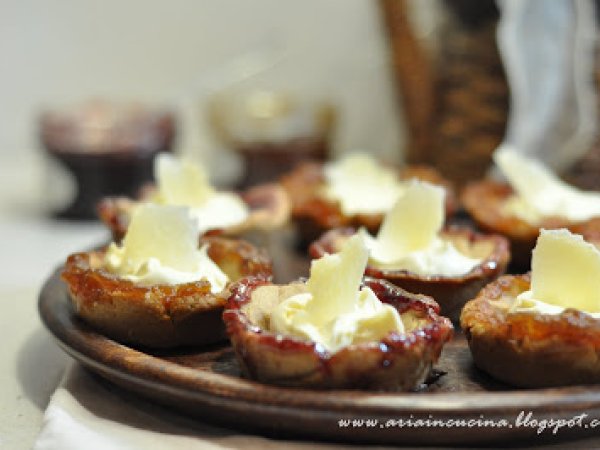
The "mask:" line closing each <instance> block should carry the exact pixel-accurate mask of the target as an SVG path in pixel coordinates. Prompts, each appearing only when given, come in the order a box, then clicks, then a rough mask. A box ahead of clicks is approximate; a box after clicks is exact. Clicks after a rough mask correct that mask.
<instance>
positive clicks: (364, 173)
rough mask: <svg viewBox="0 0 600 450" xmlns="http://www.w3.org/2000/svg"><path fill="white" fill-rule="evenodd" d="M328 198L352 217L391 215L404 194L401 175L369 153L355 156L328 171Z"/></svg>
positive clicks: (326, 173) (354, 154) (328, 165)
mask: <svg viewBox="0 0 600 450" xmlns="http://www.w3.org/2000/svg"><path fill="white" fill-rule="evenodd" d="M324 174H325V180H326V182H327V187H326V188H325V191H324V195H325V196H326V197H327V198H329V199H331V200H333V201H337V202H339V204H340V208H341V210H342V212H343V213H344V214H346V215H348V216H351V215H355V214H380V213H385V212H387V211H389V209H390V208H391V207H392V206H393V205H394V202H395V201H396V200H397V199H398V197H399V196H400V195H401V194H402V193H403V192H404V184H403V183H402V182H401V181H400V180H399V178H398V174H397V173H396V172H395V171H394V170H392V169H390V168H388V167H385V166H383V165H381V164H379V163H378V162H377V161H376V160H375V159H374V158H373V157H371V156H369V155H368V154H366V153H353V154H351V155H349V156H346V157H345V158H343V159H342V160H341V161H337V162H334V163H329V164H326V165H325V167H324Z"/></svg>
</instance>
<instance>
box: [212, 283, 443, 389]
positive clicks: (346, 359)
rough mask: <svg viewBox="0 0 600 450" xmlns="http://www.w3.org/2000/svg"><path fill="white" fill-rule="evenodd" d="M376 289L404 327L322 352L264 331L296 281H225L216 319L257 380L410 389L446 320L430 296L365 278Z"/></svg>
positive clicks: (438, 346) (425, 368)
mask: <svg viewBox="0 0 600 450" xmlns="http://www.w3.org/2000/svg"><path fill="white" fill-rule="evenodd" d="M364 284H365V285H367V286H369V287H370V288H371V289H373V291H374V292H375V294H376V295H377V297H378V298H379V299H380V300H381V301H382V302H384V303H388V304H390V305H392V306H393V307H394V308H396V309H397V310H398V312H399V313H400V314H401V316H402V318H403V322H404V324H405V327H406V330H407V331H406V334H398V333H395V332H391V333H390V334H389V335H387V336H386V337H385V338H383V339H382V340H380V341H377V342H370V343H361V344H353V345H349V346H347V347H344V348H342V349H340V350H339V351H337V352H336V353H333V354H331V353H329V352H327V351H326V350H325V349H323V347H322V346H321V345H320V344H317V343H315V342H310V341H305V340H302V339H300V338H296V337H293V336H285V335H281V334H277V333H274V332H272V331H269V329H268V324H269V321H270V316H269V313H270V312H271V311H272V309H273V307H274V306H275V305H276V304H278V303H279V302H281V301H282V300H283V299H285V298H288V297H289V296H290V295H293V294H295V293H299V292H303V291H304V290H305V289H306V288H305V284H304V283H303V282H296V283H291V284H289V285H284V286H277V285H273V284H271V283H270V282H268V281H267V280H261V279H256V278H254V279H246V280H241V281H240V282H238V283H237V284H236V285H235V286H234V287H232V295H231V297H230V298H229V301H228V304H227V308H226V310H225V312H224V313H223V320H224V321H225V324H226V326H227V333H228V335H229V338H230V340H231V343H232V345H233V348H234V350H235V353H236V356H237V358H238V360H239V362H240V365H241V367H242V370H243V372H244V374H245V375H246V376H247V377H249V378H252V379H255V380H258V381H260V382H264V383H269V384H276V385H280V386H291V387H305V388H315V389H374V390H411V389H416V388H418V387H419V386H420V385H421V384H422V383H423V382H424V381H425V380H426V379H427V377H428V375H429V373H430V370H431V367H432V365H433V364H434V363H435V362H436V361H437V360H438V358H439V356H440V353H441V351H442V347H443V345H444V344H445V343H446V342H447V341H449V340H450V339H451V337H452V324H451V323H450V321H449V320H448V319H446V318H445V317H441V316H439V315H438V312H439V306H438V305H437V304H436V303H435V302H434V301H433V300H432V299H431V298H429V297H425V296H422V295H414V294H410V293H408V292H406V291H404V290H402V289H400V288H398V287H396V286H393V285H391V284H389V283H387V282H385V281H381V280H374V279H365V281H364Z"/></svg>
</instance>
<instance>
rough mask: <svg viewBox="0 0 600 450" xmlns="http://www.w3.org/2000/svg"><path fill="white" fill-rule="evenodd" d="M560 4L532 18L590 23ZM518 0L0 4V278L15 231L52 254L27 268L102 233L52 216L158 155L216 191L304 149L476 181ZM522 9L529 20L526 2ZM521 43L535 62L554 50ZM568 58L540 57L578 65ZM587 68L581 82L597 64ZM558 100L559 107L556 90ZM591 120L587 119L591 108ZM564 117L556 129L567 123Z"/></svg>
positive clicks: (503, 91)
mask: <svg viewBox="0 0 600 450" xmlns="http://www.w3.org/2000/svg"><path fill="white" fill-rule="evenodd" d="M536 3H537V2H536V1H535V0H532V1H530V2H525V3H523V4H527V5H533V6H535V4H536ZM557 3H560V4H561V5H562V10H561V9H560V8H555V9H552V8H546V9H545V10H546V11H549V14H548V17H546V18H545V19H544V20H546V22H544V21H543V20H542V19H540V21H538V22H539V24H540V28H541V29H544V27H545V28H546V29H556V28H551V27H550V28H548V26H547V24H548V23H549V24H553V23H557V22H556V20H557V17H558V18H559V19H561V18H562V20H563V22H562V23H566V24H568V23H575V22H577V23H578V24H579V21H580V20H579V19H577V17H580V16H584V17H585V16H588V17H590V18H591V19H590V20H591V21H593V17H594V9H593V6H594V4H593V2H592V1H586V0H581V1H576V2H569V1H561V2H557ZM519 4H520V2H508V1H507V2H499V3H497V2H495V1H494V0H481V1H478V0H325V1H323V0H305V1H302V2H298V1H291V0H288V1H281V0H253V1H252V2H248V1H244V0H203V1H197V0H173V1H170V2H164V1H156V0H150V1H148V0H144V1H142V0H129V1H127V2H118V1H116V0H105V1H102V2H100V1H92V2H77V1H75V0H55V1H53V2H52V3H51V4H48V5H44V8H41V6H40V4H39V3H38V2H34V1H32V0H24V1H20V2H14V1H8V0H0V56H1V57H2V70H1V72H0V81H1V82H0V174H1V176H2V181H3V186H5V189H3V190H2V191H1V192H2V193H1V194H0V200H1V203H0V204H1V208H2V215H3V219H2V222H1V223H0V227H1V229H0V234H1V235H2V236H3V247H4V249H5V251H4V252H3V253H4V255H11V256H10V259H6V260H4V261H3V265H5V266H6V267H7V269H6V270H7V271H11V270H12V271H13V272H14V273H12V274H9V276H8V277H7V278H8V280H13V279H19V277H21V276H22V272H23V270H22V269H21V267H22V266H21V265H19V264H14V263H13V262H14V261H12V260H13V259H14V258H19V257H20V256H19V255H21V254H22V252H21V251H20V250H21V245H22V242H21V241H22V238H23V236H24V235H25V234H26V231H27V230H31V234H30V244H31V245H34V244H35V245H36V248H37V247H39V248H44V249H47V251H46V250H45V253H44V255H47V256H40V258H39V268H40V271H43V270H47V268H48V265H49V261H56V262H59V261H60V260H61V258H62V257H63V255H65V254H67V253H69V252H70V251H73V250H75V249H78V248H81V247H82V245H84V243H89V242H94V241H96V242H97V241H100V240H101V239H104V238H105V237H106V235H105V234H103V233H104V232H103V230H102V229H101V227H100V226H99V225H97V224H95V223H93V222H92V223H82V222H73V223H71V222H65V221H56V220H52V219H51V217H53V218H56V217H62V218H64V217H69V218H83V217H92V216H93V215H94V204H95V202H96V200H97V198H98V192H99V191H102V193H103V194H104V195H107V194H109V195H117V194H126V195H134V194H135V192H136V191H137V189H138V188H139V185H140V184H142V183H143V182H145V181H148V180H149V179H150V178H151V176H152V174H151V160H152V156H153V155H154V154H155V153H156V152H158V151H161V150H170V151H175V152H177V153H180V154H185V155H191V156H193V157H195V158H198V159H201V160H203V161H204V162H205V164H207V166H208V167H209V170H210V174H211V177H212V180H213V182H214V183H216V184H217V185H218V186H227V187H241V186H248V185H251V184H254V183H256V182H260V181H265V180H268V179H275V178H276V177H277V176H278V173H281V171H284V169H285V168H286V167H287V166H286V164H287V165H288V166H289V165H291V164H292V163H293V162H296V161H297V160H298V159H302V158H304V157H317V158H320V159H331V158H335V157H338V156H340V155H342V154H344V153H347V152H350V151H355V150H366V151H368V152H371V153H372V154H373V155H374V156H376V157H378V158H380V159H383V160H385V161H388V162H392V163H410V164H413V163H418V164H429V165H431V166H433V167H435V168H437V169H438V170H440V171H441V172H442V174H443V175H444V176H445V177H447V178H448V179H450V180H451V181H452V182H454V183H455V184H456V185H457V186H461V185H462V184H464V183H465V182H468V181H469V180H472V179H478V178H480V177H482V176H484V175H485V174H486V173H487V171H488V169H489V167H490V157H491V154H492V152H493V151H494V150H495V148H496V147H497V146H498V145H499V144H500V143H501V142H502V140H503V138H504V136H505V133H506V130H507V127H508V129H509V130H510V127H511V124H510V123H509V120H508V116H509V104H510V95H511V92H510V89H509V87H508V85H509V83H508V78H510V76H508V77H507V74H506V70H505V66H504V64H503V62H502V58H501V54H502V45H499V44H498V41H497V31H498V29H499V23H500V18H501V14H500V10H501V8H502V5H504V7H509V6H511V5H512V8H513V12H514V11H515V10H517V9H518V5H519ZM586 5H587V7H588V10H586V11H587V12H588V13H587V14H586V11H584V10H582V6H586ZM589 8H591V9H589ZM522 9H524V8H522ZM590 11H591V14H589V12H590ZM517 12H519V11H517ZM532 12H535V11H534V10H531V11H530V13H532ZM575 12H576V13H577V14H575ZM557 14H558V15H557ZM520 17H521V18H525V19H526V18H527V17H531V16H527V11H523V10H522V11H520ZM573 17H575V19H573ZM553 20H554V22H553ZM513 22H514V21H513ZM523 23H525V24H527V23H531V21H529V22H528V21H527V20H525V21H523ZM536 23H537V22H536ZM593 26H595V24H593ZM588 28H589V27H588ZM565 29H566V28H565ZM574 29H575V30H577V29H578V28H577V27H574ZM517 31H519V30H517ZM520 31H523V29H521V30H520ZM525 31H526V27H525ZM567 31H569V30H567ZM593 32H594V31H592V34H593ZM574 33H575V32H573V35H574ZM569 36H570V35H567V37H566V38H565V39H566V40H567V41H568V40H569V39H571V38H570V37H569ZM573 39H574V38H573ZM593 40H594V42H595V37H594V38H593ZM531 42H533V44H531V45H530V47H531V48H530V50H532V51H533V54H535V55H541V56H540V57H539V58H538V59H536V60H535V64H537V66H538V67H540V71H542V70H544V68H545V67H546V66H544V63H547V62H548V60H550V58H546V60H544V55H545V53H544V52H541V51H540V52H537V51H536V45H537V43H536V42H539V41H533V40H532V41H531ZM505 47H506V46H505ZM550 47H552V46H550ZM504 51H506V48H504ZM594 55H595V53H594ZM594 58H595V56H594ZM525 59H527V58H525ZM538 60H539V61H538ZM565 61H566V60H560V59H558V60H555V61H553V63H554V64H562V67H569V66H570V65H571V64H572V65H573V66H575V63H574V62H572V61H571V60H568V61H566V63H565ZM594 62H595V59H594V61H592V63H594ZM591 66H593V64H591V65H590V67H591ZM588 72H589V73H586V74H585V75H586V76H587V78H586V80H587V79H588V78H589V83H588V84H590V85H591V84H592V83H593V82H594V80H593V73H595V72H593V71H591V70H589V71H588ZM509 75H510V74H509ZM588 75H589V76H588ZM534 81H535V80H534ZM586 82H587V81H586ZM580 90H581V89H580ZM563 91H565V92H566V90H563ZM563 91H559V93H562V92H563ZM586 92H587V91H586ZM583 97H589V99H590V100H589V101H588V103H590V102H591V103H595V101H596V100H595V96H586V95H584V96H583ZM556 104H557V105H563V104H564V105H566V104H567V102H566V101H564V98H563V97H561V96H560V95H559V96H557V97H556ZM588 106H589V105H588ZM588 109H589V108H588ZM592 109H593V108H592ZM563 112H564V113H567V112H569V110H568V109H565V111H563ZM594 112H595V111H594ZM565 115H567V116H569V117H572V116H573V115H572V114H570V112H569V114H565ZM584 116H585V117H588V116H587V115H584ZM589 118H590V120H588V122H589V123H591V124H592V125H593V126H594V127H595V119H594V118H595V115H589ZM562 123H563V124H566V125H565V126H563V127H562V128H560V127H559V128H560V130H559V131H561V132H562V131H564V130H563V128H565V127H567V126H571V125H570V122H569V121H568V120H564V121H563V122H562ZM513 125H514V124H513ZM573 127H575V125H573V126H572V128H573ZM513 128H514V126H513ZM559 128H557V127H551V126H549V129H559ZM567 131H568V130H567ZM587 131H588V133H587V134H588V135H589V134H590V133H589V131H590V130H587ZM594 132H595V129H594ZM513 134H514V133H513ZM517 134H518V133H517ZM578 142H583V144H581V145H580V150H578V151H579V154H578V155H579V156H580V155H581V154H583V155H584V156H583V157H582V158H580V161H582V162H580V164H579V166H577V165H575V166H577V167H575V166H573V167H574V168H573V167H572V168H571V169H573V170H572V171H571V172H572V173H575V175H577V177H575V179H576V180H578V181H582V180H583V181H584V183H579V184H580V185H581V184H583V185H585V184H586V182H587V186H586V187H594V186H593V185H594V184H598V177H597V173H598V169H599V168H600V157H598V154H599V152H598V151H597V150H596V148H597V146H594V145H593V139H589V138H588V139H587V140H585V139H583V140H581V139H580V140H579V141H578ZM536 144H537V145H538V147H542V148H546V147H547V145H546V144H547V142H546V141H543V142H542V141H540V142H537V143H536ZM582 148H583V149H584V150H585V151H582V150H581V149H582ZM282 149H283V152H281V150H282ZM588 149H589V150H590V151H589V152H588V151H587V150H588ZM282 154H285V155H286V156H285V158H283V159H284V160H283V161H279V160H278V157H279V156H278V155H282ZM571 162H572V161H571ZM271 169H272V170H271ZM563 169H564V167H563ZM586 180H587V181H586ZM94 190H95V191H94ZM40 229H41V230H42V231H43V232H42V233H41V234H39V233H38V234H36V233H37V231H39V230H40ZM48 232H50V233H51V234H48ZM48 236H52V239H48ZM79 236H80V237H81V238H79ZM36 240H37V241H36ZM38 244H39V245H38ZM30 259H31V258H27V257H23V259H22V264H23V265H25V266H26V265H27V264H32V263H31V261H30Z"/></svg>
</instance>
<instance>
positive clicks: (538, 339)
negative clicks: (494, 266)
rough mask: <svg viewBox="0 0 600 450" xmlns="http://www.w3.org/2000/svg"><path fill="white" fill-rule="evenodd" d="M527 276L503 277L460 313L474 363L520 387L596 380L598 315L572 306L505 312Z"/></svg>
mask: <svg viewBox="0 0 600 450" xmlns="http://www.w3.org/2000/svg"><path fill="white" fill-rule="evenodd" d="M529 286H530V276H529V275H517V276H503V277H501V278H499V279H498V280H496V281H495V282H493V283H491V284H489V285H488V286H486V287H485V288H484V289H483V290H482V291H481V292H480V294H479V295H478V296H477V298H475V299H474V300H471V301H470V302H468V303H467V304H466V305H465V307H464V309H463V312H462V315H461V326H462V328H463V330H464V331H465V335H466V337H467V341H468V342H469V347H470V349H471V353H472V355H473V360H474V361H475V365H477V367H479V368H480V369H481V370H483V371H485V372H487V373H489V374H490V375H491V376H493V377H494V378H497V379H498V380H501V381H504V382H506V383H509V384H512V385H515V386H520V387H552V386H563V385H572V384H593V383H600V319H595V318H593V317H591V316H590V315H588V314H585V313H583V312H581V311H577V310H574V309H566V310H565V311H564V312H562V313H561V314H558V315H548V314H541V313H526V312H519V313H509V308H510V306H511V304H512V303H513V301H514V299H515V297H516V296H517V295H519V294H520V293H522V292H525V291H527V290H529Z"/></svg>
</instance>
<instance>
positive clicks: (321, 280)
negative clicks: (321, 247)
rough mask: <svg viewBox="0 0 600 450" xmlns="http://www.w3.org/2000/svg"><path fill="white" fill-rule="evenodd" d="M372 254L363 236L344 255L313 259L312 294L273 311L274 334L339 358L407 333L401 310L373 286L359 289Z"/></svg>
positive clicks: (354, 239)
mask: <svg viewBox="0 0 600 450" xmlns="http://www.w3.org/2000/svg"><path fill="white" fill-rule="evenodd" d="M368 255H369V251H368V249H367V247H366V245H365V242H364V239H363V237H362V236H360V235H355V236H353V237H351V238H350V239H349V240H348V241H347V242H346V243H345V245H344V247H343V248H342V250H341V252H339V253H336V254H331V255H325V256H324V257H322V258H320V259H318V260H313V262H312V264H311V269H310V277H309V279H308V281H307V283H306V287H307V292H304V293H301V294H296V295H293V296H292V297H289V298H287V299H285V300H284V301H283V302H281V303H280V304H279V305H278V306H277V307H276V308H275V309H274V310H273V312H272V315H271V321H270V327H271V331H274V332H277V333H281V334H283V335H291V336H296V337H299V338H302V339H305V340H309V341H313V342H317V343H319V344H320V345H321V346H322V347H323V348H324V349H325V350H327V351H329V352H331V353H335V352H336V351H338V350H339V349H341V348H343V347H346V346H348V345H351V344H359V343H366V342H378V341H380V340H381V339H383V338H384V337H385V336H387V335H388V334H390V333H391V332H396V333H399V334H402V333H404V324H403V323H402V319H401V317H400V314H399V313H398V311H397V310H396V309H395V308H394V307H392V306H391V305H387V304H384V303H382V302H381V301H380V300H379V299H378V298H377V296H376V295H375V293H374V292H373V291H372V290H371V289H370V288H369V287H363V288H362V289H360V290H359V287H360V283H361V281H362V276H363V273H364V270H365V267H366V264H367V260H368Z"/></svg>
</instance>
